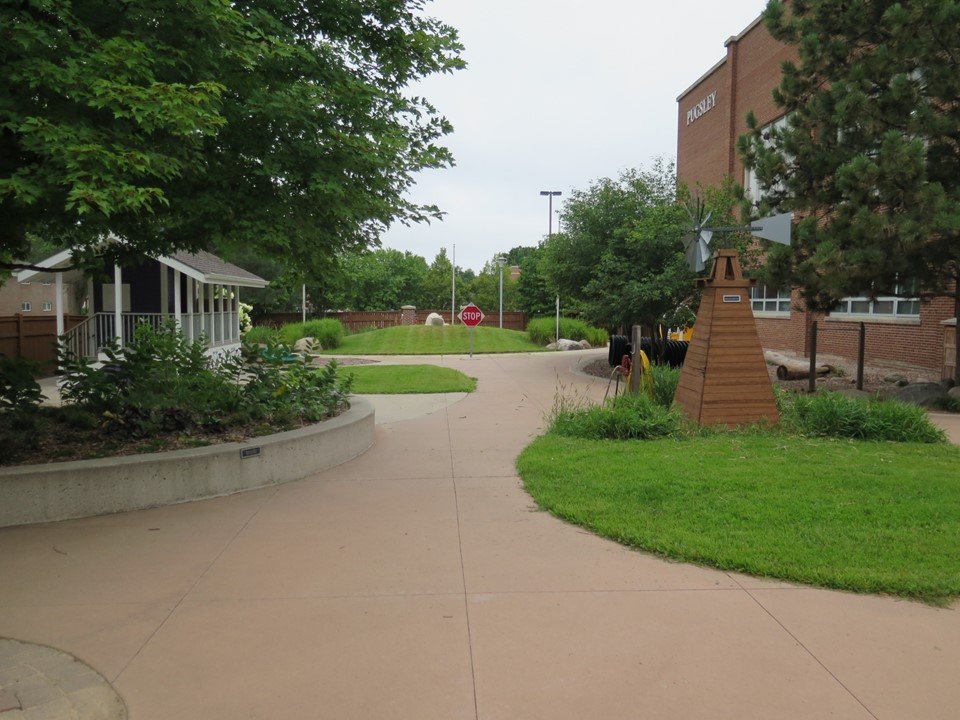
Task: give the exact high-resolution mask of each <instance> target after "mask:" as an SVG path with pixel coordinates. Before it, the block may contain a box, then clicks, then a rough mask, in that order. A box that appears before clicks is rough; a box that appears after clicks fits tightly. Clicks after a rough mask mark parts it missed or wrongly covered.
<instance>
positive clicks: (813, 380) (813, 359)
mask: <svg viewBox="0 0 960 720" xmlns="http://www.w3.org/2000/svg"><path fill="white" fill-rule="evenodd" d="M807 391H808V392H809V393H810V394H811V395H812V394H813V393H815V392H816V391H817V321H816V320H814V321H813V322H812V323H811V324H810V379H809V383H808V385H807Z"/></svg>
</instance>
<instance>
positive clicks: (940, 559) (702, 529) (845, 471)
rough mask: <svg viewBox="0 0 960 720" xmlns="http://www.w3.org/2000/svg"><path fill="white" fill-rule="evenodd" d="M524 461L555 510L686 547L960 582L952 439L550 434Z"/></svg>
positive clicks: (621, 537)
mask: <svg viewBox="0 0 960 720" xmlns="http://www.w3.org/2000/svg"><path fill="white" fill-rule="evenodd" d="M517 466H518V468H519V470H520V474H521V475H522V476H523V480H524V483H525V485H526V488H527V490H528V491H529V492H530V494H531V495H533V497H534V498H535V499H536V501H537V502H538V503H539V504H540V505H541V506H542V507H544V508H546V509H548V510H549V511H551V512H552V513H553V514H555V515H557V516H558V517H561V518H564V519H566V520H569V521H571V522H574V523H576V524H578V525H582V526H584V527H587V528H589V529H591V530H593V531H595V532H597V533H599V534H600V535H604V536H606V537H609V538H612V539H614V540H617V541H619V542H622V543H624V544H627V545H631V546H634V547H637V548H642V549H645V550H649V551H652V552H655V553H659V554H662V555H665V556H667V557H671V558H675V559H677V560H684V561H690V562H696V563H701V564H704V565H711V566H714V567H717V568H721V569H725V570H738V571H743V572H746V573H750V574H753V575H759V576H767V577H773V578H781V579H785V580H793V581H798V582H803V583H809V584H811V585H821V586H826V587H833V588H841V589H847V590H855V591H861V592H882V593H891V594H894V595H901V596H905V597H910V598H915V599H919V600H923V601H926V602H930V603H937V604H940V603H944V602H947V601H948V600H949V599H951V598H955V597H957V596H958V595H960V470H958V468H960V448H957V447H954V446H950V445H926V444H925V445H921V444H912V443H874V442H856V441H843V440H829V439H801V438H795V437H786V436H782V435H777V434H760V433H754V434H750V433H733V434H718V435H714V436H704V437H694V438H684V439H662V440H647V441H626V442H624V441H609V440H582V439H577V438H565V437H559V436H556V435H546V436H544V437H541V438H539V439H537V440H536V441H535V442H534V443H533V444H532V445H530V446H529V447H528V448H527V449H526V450H525V451H524V452H523V454H522V455H521V456H520V458H519V460H518V461H517Z"/></svg>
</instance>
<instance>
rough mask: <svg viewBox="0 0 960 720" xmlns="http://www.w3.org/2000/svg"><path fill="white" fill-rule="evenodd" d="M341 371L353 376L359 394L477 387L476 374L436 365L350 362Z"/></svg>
mask: <svg viewBox="0 0 960 720" xmlns="http://www.w3.org/2000/svg"><path fill="white" fill-rule="evenodd" d="M339 375H340V376H341V377H344V378H345V377H347V376H352V377H353V392H355V393H357V394H358V395H378V394H387V393H391V394H392V393H397V394H406V393H448V392H473V391H474V390H476V389H477V381H476V379H475V378H471V377H467V376H466V375H464V374H463V373H462V372H460V371H459V370H454V369H452V368H442V367H437V366H436V365H351V366H347V367H341V368H340V370H339Z"/></svg>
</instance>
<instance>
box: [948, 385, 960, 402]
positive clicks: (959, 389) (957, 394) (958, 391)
mask: <svg viewBox="0 0 960 720" xmlns="http://www.w3.org/2000/svg"><path fill="white" fill-rule="evenodd" d="M947 396H948V397H951V398H953V399H954V400H956V401H957V402H960V385H958V386H956V387H952V388H950V389H949V390H947Z"/></svg>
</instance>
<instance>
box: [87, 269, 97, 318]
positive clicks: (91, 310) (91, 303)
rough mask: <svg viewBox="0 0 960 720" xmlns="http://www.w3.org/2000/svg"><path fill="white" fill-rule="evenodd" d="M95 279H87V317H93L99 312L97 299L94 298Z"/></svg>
mask: <svg viewBox="0 0 960 720" xmlns="http://www.w3.org/2000/svg"><path fill="white" fill-rule="evenodd" d="M93 293H94V289H93V278H92V277H88V278H87V316H88V317H93V316H94V314H95V313H96V311H97V303H96V298H94V297H93Z"/></svg>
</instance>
